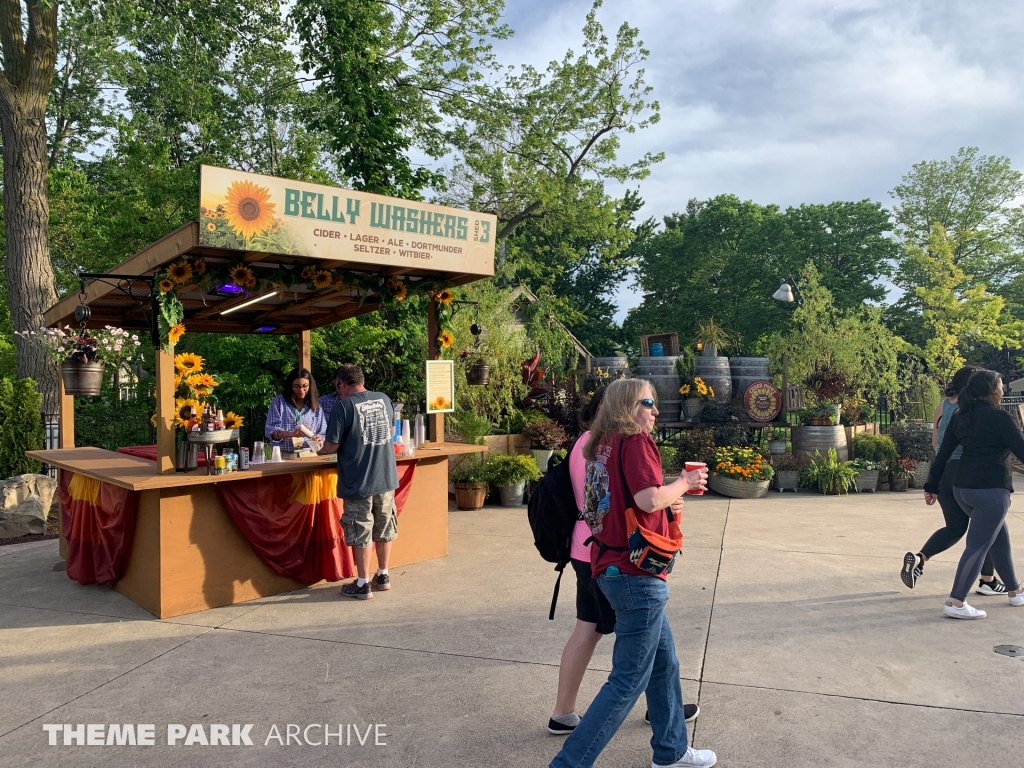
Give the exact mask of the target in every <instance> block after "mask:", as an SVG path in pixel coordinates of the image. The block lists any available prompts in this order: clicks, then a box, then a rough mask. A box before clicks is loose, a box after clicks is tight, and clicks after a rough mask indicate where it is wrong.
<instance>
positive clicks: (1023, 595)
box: [1010, 592, 1024, 608]
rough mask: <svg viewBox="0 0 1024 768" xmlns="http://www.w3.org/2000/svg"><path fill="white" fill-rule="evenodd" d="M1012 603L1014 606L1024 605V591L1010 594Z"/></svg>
mask: <svg viewBox="0 0 1024 768" xmlns="http://www.w3.org/2000/svg"><path fill="white" fill-rule="evenodd" d="M1010 605H1012V606H1013V607H1014V608H1019V607H1020V606H1022V605H1024V592H1018V593H1017V594H1016V595H1010Z"/></svg>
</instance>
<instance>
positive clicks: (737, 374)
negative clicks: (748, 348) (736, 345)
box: [729, 357, 772, 400]
mask: <svg viewBox="0 0 1024 768" xmlns="http://www.w3.org/2000/svg"><path fill="white" fill-rule="evenodd" d="M729 371H730V373H731V375H732V396H733V397H735V398H737V399H740V400H742V399H743V396H744V395H745V394H746V392H747V387H749V386H750V385H751V384H753V383H754V382H757V381H767V382H771V380H772V375H771V367H770V365H769V362H768V358H767V357H730V358H729Z"/></svg>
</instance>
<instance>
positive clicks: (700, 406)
mask: <svg viewBox="0 0 1024 768" xmlns="http://www.w3.org/2000/svg"><path fill="white" fill-rule="evenodd" d="M679 394H680V395H682V396H683V413H684V414H686V420H687V421H697V420H699V419H700V415H701V412H703V410H704V404H705V403H707V402H708V401H710V400H714V399H715V390H714V389H712V388H711V387H710V386H708V385H707V384H706V383H705V382H704V380H703V379H702V378H701V377H700V376H694V377H693V379H691V380H687V381H686V383H684V384H683V386H681V387H680V388H679Z"/></svg>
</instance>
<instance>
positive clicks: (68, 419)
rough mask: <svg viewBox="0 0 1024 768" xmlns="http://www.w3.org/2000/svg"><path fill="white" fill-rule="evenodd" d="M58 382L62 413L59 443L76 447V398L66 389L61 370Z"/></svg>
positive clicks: (62, 445) (66, 446) (59, 425)
mask: <svg viewBox="0 0 1024 768" xmlns="http://www.w3.org/2000/svg"><path fill="white" fill-rule="evenodd" d="M57 382H58V384H57V387H58V398H57V399H58V401H59V402H60V414H59V415H58V417H57V440H58V443H57V445H58V446H59V447H61V448H74V447H75V398H74V396H73V395H69V394H68V393H67V392H65V391H64V377H63V376H61V375H60V373H59V372H58V374H57ZM47 447H49V446H47Z"/></svg>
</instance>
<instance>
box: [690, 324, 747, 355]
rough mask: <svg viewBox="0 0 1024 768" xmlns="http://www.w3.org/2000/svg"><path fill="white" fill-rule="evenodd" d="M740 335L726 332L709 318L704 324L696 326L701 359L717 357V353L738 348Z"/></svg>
mask: <svg viewBox="0 0 1024 768" xmlns="http://www.w3.org/2000/svg"><path fill="white" fill-rule="evenodd" d="M739 343H740V335H739V334H738V333H735V332H733V331H728V330H726V329H725V328H723V327H722V326H720V325H719V324H718V323H716V322H715V318H713V317H712V318H709V319H708V321H707V322H706V323H699V324H698V325H697V344H699V345H700V350H701V356H702V357H718V351H719V349H721V350H722V351H725V350H726V349H730V348H732V347H735V346H738V345H739Z"/></svg>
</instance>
